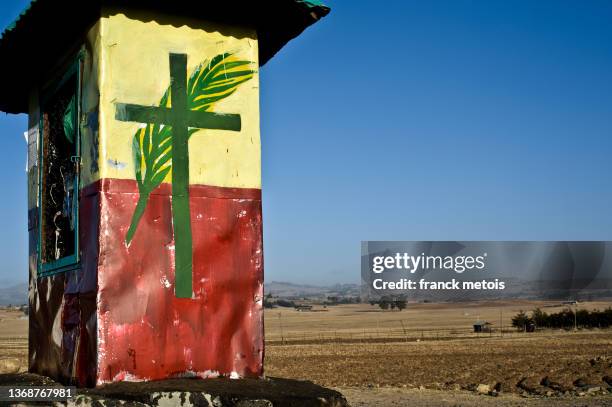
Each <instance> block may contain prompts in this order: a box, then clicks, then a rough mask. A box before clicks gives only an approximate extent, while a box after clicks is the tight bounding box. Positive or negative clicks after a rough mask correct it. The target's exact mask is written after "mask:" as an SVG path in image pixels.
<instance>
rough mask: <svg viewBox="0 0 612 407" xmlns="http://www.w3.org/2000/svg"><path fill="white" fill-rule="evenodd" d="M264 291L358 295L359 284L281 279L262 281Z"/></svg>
mask: <svg viewBox="0 0 612 407" xmlns="http://www.w3.org/2000/svg"><path fill="white" fill-rule="evenodd" d="M264 293H265V294H270V293H271V294H272V295H273V296H275V297H282V298H299V297H325V296H359V295H360V287H359V284H334V285H332V286H317V285H308V284H295V283H288V282H282V281H271V282H269V283H268V282H266V283H264Z"/></svg>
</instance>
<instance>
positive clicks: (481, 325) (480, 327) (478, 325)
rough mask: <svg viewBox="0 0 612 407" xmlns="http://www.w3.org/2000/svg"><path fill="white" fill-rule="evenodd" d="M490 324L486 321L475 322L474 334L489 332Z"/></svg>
mask: <svg viewBox="0 0 612 407" xmlns="http://www.w3.org/2000/svg"><path fill="white" fill-rule="evenodd" d="M492 325H493V324H492V323H490V322H487V321H476V322H474V332H477V333H480V332H491V329H492Z"/></svg>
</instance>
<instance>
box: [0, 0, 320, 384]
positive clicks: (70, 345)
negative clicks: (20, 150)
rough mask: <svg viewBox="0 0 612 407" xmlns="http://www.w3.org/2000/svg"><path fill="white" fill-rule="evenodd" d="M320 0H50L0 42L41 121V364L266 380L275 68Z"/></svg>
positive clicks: (32, 126)
mask: <svg viewBox="0 0 612 407" xmlns="http://www.w3.org/2000/svg"><path fill="white" fill-rule="evenodd" d="M328 12H329V9H328V8H327V7H325V6H323V5H322V4H320V3H319V2H317V1H315V0H310V1H309V0H282V1H277V2H269V3H266V2H258V1H249V2H247V1H236V0H228V1H223V2H193V1H185V0H174V1H170V2H168V1H161V0H148V1H144V0H132V1H105V0H95V1H82V0H81V1H64V2H61V3H58V2H57V1H51V0H35V1H32V2H31V4H30V6H29V7H28V8H27V9H26V10H25V11H24V12H23V13H22V14H21V15H20V16H19V18H18V19H17V20H16V21H15V22H14V23H13V24H12V25H11V26H10V27H8V28H7V29H6V30H5V31H4V32H3V34H2V37H1V38H0V60H1V61H2V64H0V88H1V89H2V92H0V111H4V112H9V113H27V114H28V115H29V122H28V123H29V129H28V132H27V139H28V166H27V168H28V208H29V211H28V231H29V246H30V255H29V275H30V280H29V281H30V282H29V305H30V315H29V321H30V322H29V370H30V371H31V372H35V373H40V374H43V375H48V376H51V377H53V378H56V379H58V380H60V381H62V382H64V383H76V384H78V385H81V386H94V385H101V384H103V383H107V382H113V381H121V380H153V379H162V378H167V377H176V376H183V377H184V376H199V377H202V378H207V377H217V376H228V377H259V376H261V375H262V374H263V356H264V341H263V307H262V306H263V298H262V297H263V290H262V284H263V252H262V250H263V248H262V216H261V163H260V136H259V75H258V72H259V67H261V66H262V65H263V64H265V63H266V62H267V61H268V60H269V59H270V58H272V56H273V55H274V54H275V53H276V52H277V51H278V50H280V48H282V47H283V46H284V45H285V44H286V43H287V42H288V41H290V40H291V39H292V38H294V37H296V36H298V35H299V34H300V33H301V32H302V31H303V30H304V29H306V28H307V27H308V26H309V25H311V24H313V23H314V22H316V21H317V20H319V19H320V18H322V17H323V16H325V15H326V14H327V13H328Z"/></svg>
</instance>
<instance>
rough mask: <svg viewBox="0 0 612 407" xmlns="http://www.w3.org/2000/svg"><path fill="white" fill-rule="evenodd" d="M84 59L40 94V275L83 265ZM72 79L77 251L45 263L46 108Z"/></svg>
mask: <svg viewBox="0 0 612 407" xmlns="http://www.w3.org/2000/svg"><path fill="white" fill-rule="evenodd" d="M82 61H83V55H82V52H79V54H78V55H77V56H76V58H75V59H74V61H73V62H72V63H71V64H70V66H69V67H68V69H67V70H66V71H65V72H64V74H63V75H62V76H61V79H60V80H59V81H57V82H56V83H55V84H54V85H53V86H51V87H49V88H48V89H47V90H45V91H43V92H42V93H41V96H40V103H39V112H40V117H39V122H38V128H39V132H38V145H39V146H40V149H39V151H38V162H39V165H38V199H37V203H38V219H39V222H38V245H37V246H38V250H37V252H38V253H37V260H38V261H37V263H38V267H37V268H38V270H37V271H38V273H37V277H38V278H41V277H48V276H52V275H55V274H58V273H64V272H67V271H72V270H77V269H79V268H80V267H81V264H80V260H81V259H80V253H79V251H80V249H79V192H80V191H79V185H80V179H81V171H80V157H81V128H80V125H79V124H80V118H81V88H82V86H81V77H82V72H81V71H82ZM69 80H75V81H76V91H75V100H76V103H75V104H76V123H75V135H74V137H75V141H74V143H75V153H74V155H73V156H71V159H72V160H74V161H76V162H75V165H76V167H77V169H76V176H75V177H74V178H75V179H74V191H75V194H74V197H73V199H74V209H73V210H74V211H75V221H74V253H73V254H71V255H69V256H65V257H62V258H60V259H57V260H54V261H51V262H47V263H43V258H42V244H43V228H42V219H43V213H42V210H43V205H42V204H43V202H42V201H43V190H42V188H43V187H42V185H43V182H42V181H43V170H44V162H45V158H44V137H45V135H44V130H45V128H44V125H43V120H44V111H45V106H46V104H47V102H49V100H50V99H52V98H53V97H54V96H55V95H56V94H57V92H58V91H59V90H60V89H61V88H62V86H64V85H65V84H66V83H67V82H68V81H69Z"/></svg>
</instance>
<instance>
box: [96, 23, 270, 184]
mask: <svg viewBox="0 0 612 407" xmlns="http://www.w3.org/2000/svg"><path fill="white" fill-rule="evenodd" d="M175 25H177V27H175V26H174V25H169V24H168V25H166V24H163V25H162V24H159V23H157V22H155V21H139V20H136V19H131V18H128V17H126V16H125V15H123V14H114V15H110V16H106V17H102V18H101V20H100V22H99V35H100V37H99V42H98V44H96V46H97V49H96V53H99V55H98V58H99V67H98V69H99V88H100V116H99V118H100V127H99V152H98V156H99V160H98V167H99V172H98V174H97V176H95V179H99V178H119V179H135V171H134V158H133V153H132V139H133V137H134V134H135V132H136V131H137V130H138V129H139V127H142V125H139V124H138V123H131V122H122V121H118V120H116V119H115V103H131V104H138V105H145V106H158V105H159V102H160V99H161V97H162V96H163V94H164V92H165V91H166V89H167V88H168V87H169V85H170V69H169V54H170V53H183V54H187V56H188V60H187V71H188V75H190V74H191V72H192V71H193V70H194V68H195V67H196V66H197V65H198V64H200V63H202V62H205V61H208V60H210V59H211V58H213V57H214V56H216V55H218V54H221V53H227V52H229V53H233V54H234V56H235V57H236V58H238V59H241V60H249V61H252V62H253V64H252V66H251V69H254V70H257V69H258V66H259V64H258V49H257V38H256V33H255V32H254V31H253V30H245V29H240V28H232V27H223V29H222V30H221V31H223V33H220V32H219V31H217V29H218V27H213V26H212V25H211V26H210V28H208V27H209V26H207V25H206V24H202V23H200V24H199V27H197V28H193V27H190V26H187V25H181V24H175ZM210 111H212V112H218V113H237V114H240V116H241V120H242V129H241V131H240V132H233V131H223V130H199V131H198V132H196V133H195V134H194V135H192V136H191V138H190V141H189V161H190V168H189V181H190V184H202V185H211V186H223V187H241V188H261V161H260V149H261V148H260V147H261V144H260V137H259V77H258V73H257V72H256V73H255V74H254V76H253V77H252V78H251V79H250V80H249V81H247V82H245V83H243V84H241V85H239V87H238V89H237V90H236V91H235V93H233V94H232V95H230V96H229V97H227V98H225V99H223V100H221V101H220V102H218V103H216V104H215V105H214V107H213V108H212V109H211V110H210ZM95 179H93V178H92V179H91V180H95ZM170 180H171V177H170V174H168V176H167V177H166V179H165V182H170Z"/></svg>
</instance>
